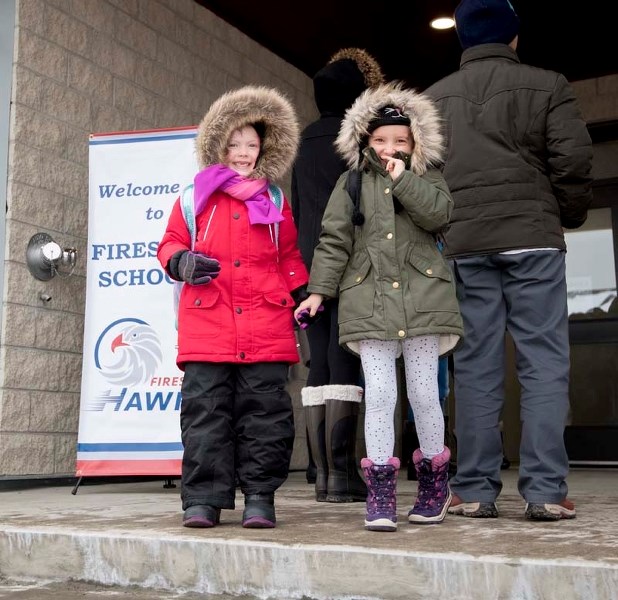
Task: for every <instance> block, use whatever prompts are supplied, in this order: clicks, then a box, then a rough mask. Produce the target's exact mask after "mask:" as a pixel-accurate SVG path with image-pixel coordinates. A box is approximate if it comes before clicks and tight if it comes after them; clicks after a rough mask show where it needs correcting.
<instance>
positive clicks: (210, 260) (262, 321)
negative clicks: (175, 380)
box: [157, 86, 307, 528]
mask: <svg viewBox="0 0 618 600" xmlns="http://www.w3.org/2000/svg"><path fill="white" fill-rule="evenodd" d="M298 138H299V128H298V123H297V120H296V115H295V112H294V109H293V108H292V106H291V104H290V103H289V102H288V101H287V100H286V99H285V98H284V97H283V96H282V95H281V94H279V93H278V92H277V91H276V90H274V89H270V88H265V87H251V86H249V87H244V88H241V89H238V90H236V91H233V92H229V93H227V94H224V95H223V96H222V97H221V98H219V99H218V100H217V101H215V103H214V104H213V105H212V106H211V108H210V109H209V111H208V113H207V114H206V116H205V117H204V119H203V120H202V122H201V124H200V126H199V131H198V136H197V140H196V145H197V155H198V158H199V162H200V167H201V169H202V170H201V171H200V172H199V173H198V174H197V175H196V176H195V179H194V193H193V207H192V208H193V209H194V213H195V223H196V235H195V243H194V244H193V245H192V238H191V234H190V231H189V229H188V227H187V220H186V218H185V214H184V213H183V207H182V206H181V202H180V200H179V201H177V202H176V204H175V205H174V208H173V210H172V213H171V215H170V218H169V223H168V226H167V230H166V232H165V235H164V236H163V239H162V240H161V243H160V244H159V250H158V254H157V255H158V258H159V261H160V262H161V264H162V265H163V267H164V268H165V269H166V271H167V272H168V273H169V275H170V276H171V277H172V278H173V279H175V280H177V281H183V282H184V285H183V286H182V291H181V295H180V303H179V310H178V357H177V364H178V366H179V368H180V369H182V370H184V379H183V384H182V407H181V412H180V427H181V432H182V443H183V445H184V455H183V461H182V494H181V495H182V504H183V510H184V520H183V524H184V525H185V527H213V526H215V525H216V524H218V523H219V519H220V513H221V509H222V508H226V509H233V508H234V500H235V487H236V486H235V478H236V476H237V477H238V480H239V482H240V488H241V491H242V493H243V494H244V499H245V503H244V512H243V517H242V525H243V527H256V528H257V527H274V526H275V522H276V519H275V508H274V493H275V491H276V490H277V488H279V486H281V484H282V483H283V482H284V481H285V480H286V478H287V475H288V468H289V462H290V457H291V452H292V443H293V440H294V422H293V413H292V403H291V399H290V396H289V394H288V392H287V391H286V389H285V385H286V381H287V375H288V367H289V365H290V364H291V363H295V362H297V361H298V353H297V350H296V341H295V337H294V330H293V317H292V310H293V308H294V304H295V302H294V300H293V297H292V292H294V291H295V290H298V289H301V288H303V286H304V285H305V284H306V282H307V271H306V269H305V266H304V264H303V261H302V258H301V256H300V253H299V251H298V249H297V246H296V228H295V226H294V222H293V219H292V213H291V210H290V208H289V206H288V203H287V201H286V200H285V199H284V198H283V194H282V192H281V190H280V189H279V188H277V187H276V186H274V185H272V184H271V181H272V180H275V179H278V178H280V177H281V176H282V175H283V174H284V173H285V171H286V170H287V169H288V168H289V167H290V166H291V164H292V162H293V160H294V157H295V154H296V148H297V144H298ZM189 212H190V211H189Z"/></svg>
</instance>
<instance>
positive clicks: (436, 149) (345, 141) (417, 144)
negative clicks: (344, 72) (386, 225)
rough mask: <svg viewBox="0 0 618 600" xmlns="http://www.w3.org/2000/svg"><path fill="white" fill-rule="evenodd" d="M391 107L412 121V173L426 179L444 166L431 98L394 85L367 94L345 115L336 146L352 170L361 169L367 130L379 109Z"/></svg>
mask: <svg viewBox="0 0 618 600" xmlns="http://www.w3.org/2000/svg"><path fill="white" fill-rule="evenodd" d="M389 104H392V105H394V106H399V107H401V108H402V109H403V112H404V113H405V114H406V115H408V117H409V118H410V131H411V132H412V136H413V137H414V149H413V150H412V165H411V170H412V172H413V173H415V174H416V175H423V174H424V173H425V172H426V171H427V169H428V167H430V166H437V165H439V164H440V163H441V162H442V154H443V151H444V139H443V137H442V133H441V131H440V118H439V116H438V110H437V109H436V107H435V105H434V103H433V102H432V101H431V100H430V99H429V97H428V96H425V95H423V94H419V93H418V92H415V91H414V90H411V89H406V88H404V86H403V84H402V83H401V82H392V83H387V84H384V85H381V86H379V87H377V88H373V89H368V90H366V91H364V92H363V93H362V94H361V95H360V96H359V97H358V98H357V99H356V101H355V102H354V104H353V105H352V106H351V107H350V108H349V109H348V110H347V111H346V114H345V117H344V119H343V123H342V124H341V129H340V130H339V135H338V136H337V141H336V142H335V145H336V147H337V151H338V152H339V154H340V155H341V156H342V157H343V159H344V160H345V161H346V163H347V164H348V167H349V168H350V169H358V167H359V165H360V159H361V153H360V151H361V150H362V148H361V144H362V143H363V142H364V140H365V138H366V136H367V126H368V125H369V122H370V121H371V120H372V119H374V118H375V117H376V114H377V111H378V109H380V108H382V107H383V106H387V105H389Z"/></svg>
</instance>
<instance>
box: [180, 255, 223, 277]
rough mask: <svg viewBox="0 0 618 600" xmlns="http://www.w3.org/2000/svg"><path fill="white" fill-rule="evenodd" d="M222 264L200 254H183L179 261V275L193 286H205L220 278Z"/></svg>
mask: <svg viewBox="0 0 618 600" xmlns="http://www.w3.org/2000/svg"><path fill="white" fill-rule="evenodd" d="M220 271H221V263H220V262H219V261H218V260H217V259H216V258H210V257H209V256H206V255H205V254H200V253H199V252H191V251H189V250H187V251H185V252H183V254H182V256H181V257H180V259H179V261H178V275H179V277H180V279H182V281H186V282H187V283H190V284H191V285H205V284H207V283H210V282H211V281H212V280H213V279H215V277H218V276H219V272H220Z"/></svg>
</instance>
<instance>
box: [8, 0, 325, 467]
mask: <svg viewBox="0 0 618 600" xmlns="http://www.w3.org/2000/svg"><path fill="white" fill-rule="evenodd" d="M14 58H15V63H14V79H13V86H12V88H13V89H12V109H11V125H10V128H11V133H10V147H9V180H8V191H7V203H8V212H7V228H6V238H7V244H6V246H7V253H6V260H5V265H4V267H5V297H4V300H3V307H2V314H3V323H2V341H1V346H0V374H1V375H0V376H1V380H0V394H1V395H0V477H2V476H5V477H11V476H16V475H67V474H68V475H72V474H73V473H74V468H75V445H76V441H77V428H78V418H79V396H80V385H81V361H82V356H81V351H82V342H83V325H84V304H85V287H86V286H85V265H86V261H85V258H84V257H85V256H86V243H87V225H88V224H87V217H88V135H89V134H90V133H92V132H99V131H123V130H133V129H151V128H160V127H173V126H182V125H194V124H197V123H198V122H199V120H200V119H201V117H202V116H203V114H204V112H205V111H206V110H207V108H208V106H209V105H210V103H211V102H212V101H213V100H214V99H215V98H217V97H218V96H220V95H221V94H222V93H223V92H225V91H226V90H228V89H230V88H235V87H238V86H240V85H243V84H247V83H253V84H264V85H270V86H274V87H276V88H278V89H280V90H281V91H283V92H284V93H286V94H287V95H288V97H289V98H290V99H291V100H292V101H293V103H294V105H295V106H296V108H297V110H298V112H299V116H300V119H301V122H302V123H303V124H304V123H307V122H309V121H310V120H312V119H314V118H315V116H316V113H315V107H314V103H313V88H312V83H311V79H310V78H308V77H307V76H306V75H304V74H303V73H301V72H300V71H299V70H297V69H296V68H294V67H292V66H291V65H289V64H287V63H286V62H284V61H283V60H281V59H280V58H278V57H277V56H276V55H274V54H272V53H271V52H269V51H268V50H266V49H265V48H263V47H261V46H259V45H258V44H257V43H256V42H254V41H252V40H251V39H249V38H248V37H247V36H245V35H244V34H242V33H240V32H239V31H238V30H236V29H234V28H232V27H230V26H229V25H227V24H226V23H225V22H223V21H222V20H221V19H219V18H218V17H216V16H215V15H214V14H212V13H211V12H209V11H207V10H206V9H204V8H203V7H201V6H199V5H198V4H197V3H196V2H194V1H193V0H19V1H18V2H17V18H16V30H15V57H14ZM39 231H44V232H47V233H49V234H50V235H51V236H52V237H53V238H54V239H55V240H56V241H57V242H59V243H60V244H61V245H62V246H74V247H76V248H77V250H78V256H79V258H78V262H77V268H76V270H75V273H74V275H73V276H72V277H69V278H61V277H55V278H54V279H52V280H51V281H49V282H41V281H38V280H36V279H34V278H33V277H32V276H31V275H30V273H29V271H28V269H27V267H26V264H25V250H26V245H27V241H28V240H29V239H30V237H31V236H32V235H33V234H34V233H36V232H39ZM42 293H45V294H49V295H50V296H51V297H52V300H51V301H50V302H48V303H44V302H43V301H42V300H41V299H40V295H41V294H42ZM301 375H302V373H301ZM296 395H297V394H295V396H296ZM296 404H297V405H298V401H297V402H296ZM297 409H298V406H297ZM297 416H298V419H297V422H298V424H299V434H300V435H299V439H298V441H297V446H298V448H299V450H298V452H296V453H295V456H299V458H297V459H295V460H296V461H297V462H298V464H299V465H302V464H303V463H304V460H305V459H304V457H303V452H302V450H303V449H304V437H303V435H304V421H303V420H302V413H301V411H300V410H297ZM299 453H300V454H299Z"/></svg>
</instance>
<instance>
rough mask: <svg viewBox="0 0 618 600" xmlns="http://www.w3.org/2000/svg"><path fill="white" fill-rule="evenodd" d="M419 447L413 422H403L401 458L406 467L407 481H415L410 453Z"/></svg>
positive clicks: (414, 470) (414, 469) (414, 471)
mask: <svg viewBox="0 0 618 600" xmlns="http://www.w3.org/2000/svg"><path fill="white" fill-rule="evenodd" d="M418 447H419V443H418V435H417V434H416V425H415V424H414V421H405V422H404V424H403V432H402V439H401V456H402V457H403V460H404V462H407V465H408V476H407V479H408V481H416V479H417V476H416V468H415V466H414V461H413V460H412V453H413V452H414V451H415V450H416V449H417V448H418Z"/></svg>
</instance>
